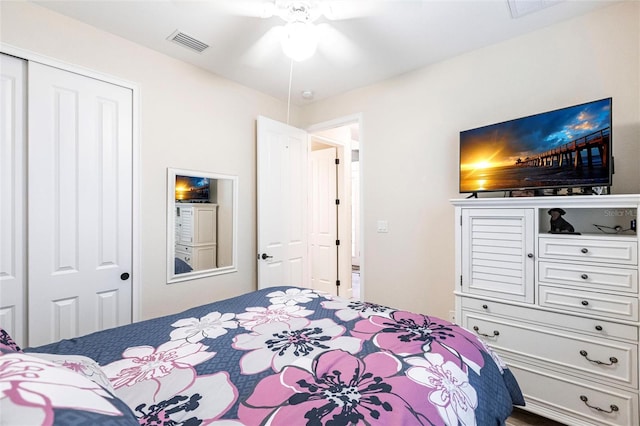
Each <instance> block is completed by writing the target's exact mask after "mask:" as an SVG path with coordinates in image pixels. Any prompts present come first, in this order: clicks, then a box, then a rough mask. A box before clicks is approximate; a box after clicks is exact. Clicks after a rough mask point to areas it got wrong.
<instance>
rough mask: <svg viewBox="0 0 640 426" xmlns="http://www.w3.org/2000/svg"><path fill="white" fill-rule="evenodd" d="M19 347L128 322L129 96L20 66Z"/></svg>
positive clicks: (119, 90) (77, 78) (59, 72)
mask: <svg viewBox="0 0 640 426" xmlns="http://www.w3.org/2000/svg"><path fill="white" fill-rule="evenodd" d="M28 73H29V77H28V84H29V95H28V110H29V147H28V162H29V172H28V181H29V190H28V193H29V195H28V203H29V213H28V223H29V238H28V246H29V249H28V252H29V257H28V259H29V267H28V269H29V292H28V294H29V296H28V303H29V314H28V316H29V321H28V324H29V344H30V345H31V346H35V345H42V344H46V343H49V342H52V341H55V340H59V339H62V338H72V337H75V336H79V335H83V334H87V333H90V332H93V331H97V330H102V329H106V328H110V327H114V326H119V325H123V324H127V323H130V322H131V319H132V286H131V278H130V277H129V275H127V274H130V273H131V261H132V247H131V245H132V197H131V195H132V92H131V90H130V89H126V88H123V87H120V86H116V85H113V84H109V83H106V82H103V81H99V80H96V79H93V78H89V77H84V76H80V75H78V74H74V73H71V72H67V71H63V70H60V69H57V68H53V67H49V66H45V65H41V64H38V63H29V71H28Z"/></svg>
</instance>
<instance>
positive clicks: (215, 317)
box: [171, 312, 238, 343]
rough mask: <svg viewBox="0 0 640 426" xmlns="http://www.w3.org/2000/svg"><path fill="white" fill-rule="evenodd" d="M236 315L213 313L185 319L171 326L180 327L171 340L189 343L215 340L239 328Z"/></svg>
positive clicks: (174, 331)
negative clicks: (206, 339) (228, 331)
mask: <svg viewBox="0 0 640 426" xmlns="http://www.w3.org/2000/svg"><path fill="white" fill-rule="evenodd" d="M234 317H235V314H231V313H227V314H221V313H220V312H211V313H210V314H207V315H205V316H204V317H202V318H200V319H197V318H185V319H181V320H178V321H176V322H174V323H173V324H171V326H172V327H178V328H177V329H176V330H173V331H172V332H171V340H180V339H184V340H186V341H187V342H189V343H195V342H199V341H201V340H202V339H205V338H209V339H215V338H216V337H220V336H222V335H224V334H227V330H228V329H235V328H238V322H237V321H236V320H235V319H234Z"/></svg>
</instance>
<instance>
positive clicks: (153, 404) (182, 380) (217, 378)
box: [118, 368, 238, 425]
mask: <svg viewBox="0 0 640 426" xmlns="http://www.w3.org/2000/svg"><path fill="white" fill-rule="evenodd" d="M118 396H119V397H120V398H121V399H122V400H123V401H125V402H126V403H127V405H128V406H130V407H132V408H133V409H134V413H135V414H136V416H138V418H139V421H140V424H141V425H159V424H161V425H165V424H166V425H179V424H210V422H212V421H213V420H216V419H219V418H220V417H222V416H223V415H224V414H225V413H226V412H227V411H228V410H229V408H230V407H231V406H233V404H234V403H235V402H236V400H237V398H238V391H237V389H236V387H235V386H234V385H233V383H232V382H231V380H230V378H229V374H228V373H227V372H218V373H214V374H211V375H200V376H198V375H197V374H196V372H195V370H194V369H193V368H190V369H189V368H180V369H173V370H172V371H171V373H170V374H169V375H166V376H164V377H161V378H159V379H158V380H157V381H154V380H145V381H143V382H138V383H136V384H135V385H133V386H131V387H125V388H121V389H119V390H118Z"/></svg>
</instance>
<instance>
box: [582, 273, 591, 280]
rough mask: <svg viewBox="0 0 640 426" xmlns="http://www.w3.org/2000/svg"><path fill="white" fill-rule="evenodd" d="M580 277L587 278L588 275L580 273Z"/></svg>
mask: <svg viewBox="0 0 640 426" xmlns="http://www.w3.org/2000/svg"><path fill="white" fill-rule="evenodd" d="M580 278H582V279H583V280H586V279H587V278H589V275H587V274H582V275H580Z"/></svg>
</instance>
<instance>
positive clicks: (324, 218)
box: [309, 147, 338, 295]
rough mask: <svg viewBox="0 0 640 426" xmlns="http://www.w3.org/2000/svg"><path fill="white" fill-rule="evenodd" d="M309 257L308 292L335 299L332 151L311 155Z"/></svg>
mask: <svg viewBox="0 0 640 426" xmlns="http://www.w3.org/2000/svg"><path fill="white" fill-rule="evenodd" d="M310 155H311V161H310V165H311V167H310V180H311V182H310V188H311V189H310V193H311V202H310V205H309V206H310V212H309V215H310V217H311V219H310V223H309V231H310V233H309V248H310V250H309V253H310V257H311V259H310V260H311V261H310V265H311V288H313V289H316V290H322V291H326V292H328V293H332V294H335V295H337V288H336V280H337V279H338V246H337V245H336V241H337V239H338V221H337V210H336V199H337V198H338V195H337V185H336V183H337V182H336V167H337V165H336V156H337V153H336V148H334V147H331V148H326V149H321V150H317V151H311V154H310Z"/></svg>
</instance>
